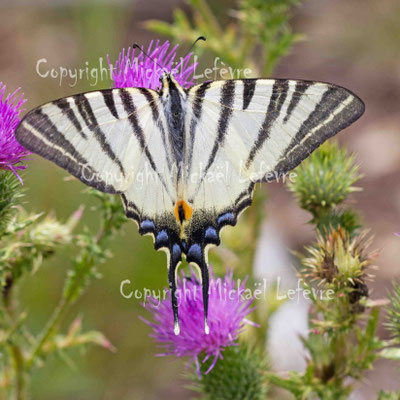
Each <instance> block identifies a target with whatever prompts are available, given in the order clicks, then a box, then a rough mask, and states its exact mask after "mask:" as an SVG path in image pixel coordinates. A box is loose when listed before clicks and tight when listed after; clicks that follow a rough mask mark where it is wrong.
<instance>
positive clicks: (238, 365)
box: [196, 343, 266, 400]
mask: <svg viewBox="0 0 400 400" xmlns="http://www.w3.org/2000/svg"><path fill="white" fill-rule="evenodd" d="M211 363H212V360H210V359H208V360H207V361H206V362H205V363H202V364H200V370H201V373H202V379H201V380H200V381H199V382H198V383H196V386H197V388H198V390H199V391H201V392H202V393H203V394H204V397H203V399H204V400H263V399H265V393H266V384H265V378H264V376H263V374H262V371H263V370H265V368H266V365H265V364H266V363H265V362H264V361H263V358H262V356H261V355H260V354H259V353H258V352H257V351H255V350H252V349H250V348H249V346H248V345H247V344H245V343H239V345H238V346H231V347H228V348H227V349H226V350H225V351H224V358H223V359H222V360H219V361H218V363H217V364H216V365H215V367H214V368H213V370H212V372H211V373H210V374H208V375H206V374H205V372H206V371H207V369H208V368H209V367H210V365H211Z"/></svg>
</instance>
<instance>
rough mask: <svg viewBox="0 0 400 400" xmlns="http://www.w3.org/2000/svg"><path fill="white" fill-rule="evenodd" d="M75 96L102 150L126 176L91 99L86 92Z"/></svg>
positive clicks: (79, 108)
mask: <svg viewBox="0 0 400 400" xmlns="http://www.w3.org/2000/svg"><path fill="white" fill-rule="evenodd" d="M111 95H112V93H111ZM73 98H74V100H75V104H76V106H77V107H78V110H79V113H80V114H81V116H82V118H83V120H84V121H85V124H86V125H87V127H88V128H89V129H90V131H91V132H93V134H94V137H95V138H96V140H97V141H98V142H99V144H100V146H101V148H102V150H103V151H104V153H106V154H107V156H108V157H109V158H110V159H111V160H112V161H113V162H114V163H115V164H117V165H118V168H119V169H120V171H121V173H122V175H123V176H124V177H125V170H124V167H123V166H122V163H121V161H120V160H119V159H118V157H117V156H116V154H115V153H114V151H113V149H112V148H111V146H110V144H109V143H108V142H107V138H106V135H105V134H104V132H103V131H102V129H101V128H100V125H99V123H98V121H97V118H96V116H95V114H94V112H93V109H92V107H91V105H90V101H89V99H88V98H87V97H86V95H85V94H77V95H75V96H73Z"/></svg>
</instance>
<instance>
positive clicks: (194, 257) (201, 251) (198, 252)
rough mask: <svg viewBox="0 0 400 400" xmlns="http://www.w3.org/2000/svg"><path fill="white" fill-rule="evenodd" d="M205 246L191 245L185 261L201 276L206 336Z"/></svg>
mask: <svg viewBox="0 0 400 400" xmlns="http://www.w3.org/2000/svg"><path fill="white" fill-rule="evenodd" d="M205 246H206V244H205V243H203V244H202V245H200V244H197V243H195V244H193V245H191V246H189V250H188V253H187V256H186V260H187V261H188V262H189V263H194V264H195V265H196V266H197V267H198V268H199V270H200V274H201V286H202V292H203V307H204V332H205V333H206V334H207V335H208V334H209V333H210V328H209V326H208V322H207V317H208V289H209V285H210V279H209V272H208V265H207V261H206V254H205V252H206V249H205Z"/></svg>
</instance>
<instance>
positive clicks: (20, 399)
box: [2, 273, 27, 400]
mask: <svg viewBox="0 0 400 400" xmlns="http://www.w3.org/2000/svg"><path fill="white" fill-rule="evenodd" d="M13 288H14V278H13V276H12V274H11V273H9V274H7V276H6V278H5V285H4V287H3V290H2V300H3V306H4V310H5V314H6V320H7V322H8V325H9V330H10V331H12V330H13V326H16V325H17V324H18V322H17V321H16V320H15V315H14V306H13V301H12V300H13V299H12V294H13ZM7 344H8V347H9V353H10V358H11V360H12V364H13V366H12V369H13V375H14V388H15V389H14V391H13V394H14V396H13V397H14V399H15V400H24V399H25V398H26V396H25V388H26V381H27V379H26V374H25V360H24V356H23V353H22V350H21V348H20V346H19V345H18V344H16V343H15V342H14V341H12V340H7ZM11 390H12V388H11Z"/></svg>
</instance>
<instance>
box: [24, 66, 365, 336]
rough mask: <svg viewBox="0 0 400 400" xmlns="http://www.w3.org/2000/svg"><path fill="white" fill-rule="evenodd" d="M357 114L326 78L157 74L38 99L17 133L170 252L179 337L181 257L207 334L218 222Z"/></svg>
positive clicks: (358, 103) (349, 98) (356, 102)
mask: <svg viewBox="0 0 400 400" xmlns="http://www.w3.org/2000/svg"><path fill="white" fill-rule="evenodd" d="M363 112H364V103H363V102H362V100H361V99H360V98H359V97H357V96H356V95H355V94H353V93H352V92H350V91H349V90H347V89H345V88H342V87H340V86H336V85H333V84H330V83H322V82H312V81H301V80H287V79H236V80H225V81H208V82H204V83H201V84H199V85H195V86H192V87H191V88H189V89H184V88H183V87H181V86H180V85H179V83H178V82H177V81H176V79H175V78H174V76H173V74H172V73H169V72H163V73H162V75H161V77H160V90H150V89H147V88H122V89H106V90H100V91H93V92H87V93H81V94H77V95H75V96H71V97H65V98H62V99H59V100H55V101H52V102H50V103H48V104H45V105H42V106H40V107H37V108H35V109H34V110H32V111H30V112H29V113H28V114H27V115H26V116H25V117H24V118H23V120H22V121H21V123H20V125H19V126H18V128H17V130H16V138H17V140H18V141H19V142H20V143H21V144H22V145H23V146H24V147H26V148H27V149H29V150H31V151H32V152H35V153H37V154H39V155H40V156H42V157H44V158H46V159H48V160H50V161H53V162H54V163H55V164H57V165H58V166H60V167H62V168H64V169H65V170H67V171H68V172H69V173H70V174H72V175H73V176H75V177H76V178H78V179H79V180H80V181H82V182H83V183H84V184H86V185H89V186H91V187H94V188H96V189H97V190H100V191H102V192H105V193H111V194H116V195H120V196H121V197H122V201H123V204H124V208H125V213H126V215H127V217H128V218H131V219H133V220H134V221H136V222H137V224H138V227H139V232H140V234H142V235H151V236H152V238H153V241H154V247H155V249H156V250H163V251H165V252H166V253H167V265H168V282H169V287H170V291H171V301H172V309H173V318H174V332H175V334H177V335H178V334H179V332H180V327H179V318H178V304H177V297H176V287H177V283H176V282H177V268H178V266H179V264H180V263H181V261H182V259H183V258H186V260H187V262H189V263H191V264H193V265H194V266H196V267H198V269H199V271H200V277H201V284H202V295H203V305H204V329H205V333H206V334H208V333H209V326H208V322H207V316H208V289H209V272H208V261H207V259H208V257H207V254H208V250H209V248H210V247H211V246H218V245H219V244H220V234H221V230H222V229H223V228H224V227H225V226H227V225H232V226H233V225H235V224H236V221H237V219H238V217H239V215H240V214H241V213H242V212H243V211H244V210H245V209H246V208H247V207H249V206H250V204H251V202H252V195H253V190H254V186H255V184H256V183H258V182H266V181H267V182H268V181H272V180H274V179H276V178H279V177H281V176H282V175H284V174H286V173H288V172H289V171H290V170H292V169H293V168H295V167H296V166H297V165H298V164H299V163H300V162H301V161H302V160H304V159H305V158H306V157H307V156H308V155H309V154H310V153H311V152H312V151H314V150H315V149H316V148H317V147H318V146H319V145H321V144H322V143H323V142H325V140H327V139H328V138H330V137H332V136H334V135H335V134H337V133H338V132H339V131H340V130H342V129H344V128H346V127H347V126H349V125H350V124H351V123H353V122H354V121H355V120H357V119H358V118H359V117H360V116H361V115H362V114H363Z"/></svg>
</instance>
